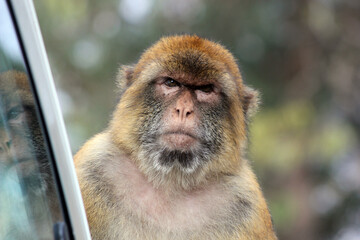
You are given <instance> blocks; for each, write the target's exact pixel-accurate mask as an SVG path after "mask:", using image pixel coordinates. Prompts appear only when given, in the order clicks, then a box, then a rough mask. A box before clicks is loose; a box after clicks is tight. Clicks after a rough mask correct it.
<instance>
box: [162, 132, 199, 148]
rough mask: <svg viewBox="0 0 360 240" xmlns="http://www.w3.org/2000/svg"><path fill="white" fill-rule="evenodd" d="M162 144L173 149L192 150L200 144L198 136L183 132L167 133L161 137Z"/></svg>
mask: <svg viewBox="0 0 360 240" xmlns="http://www.w3.org/2000/svg"><path fill="white" fill-rule="evenodd" d="M161 140H162V142H164V143H165V145H167V146H168V147H170V148H172V149H184V150H185V149H190V148H192V147H193V146H194V144H196V143H197V142H198V139H197V137H196V136H194V135H193V134H191V133H188V132H183V131H170V132H165V133H164V134H162V136H161Z"/></svg>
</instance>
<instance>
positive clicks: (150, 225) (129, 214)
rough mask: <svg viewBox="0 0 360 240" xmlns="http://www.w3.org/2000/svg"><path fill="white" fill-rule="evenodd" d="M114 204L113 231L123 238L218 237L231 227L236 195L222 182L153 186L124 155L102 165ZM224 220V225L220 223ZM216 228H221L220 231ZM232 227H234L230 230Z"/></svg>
mask: <svg viewBox="0 0 360 240" xmlns="http://www.w3.org/2000/svg"><path fill="white" fill-rule="evenodd" d="M106 166H107V167H106V175H107V176H108V178H107V179H108V181H109V183H110V184H111V185H112V186H113V193H114V194H115V196H116V198H117V199H120V202H119V204H118V208H120V209H118V215H117V217H118V219H119V220H120V219H121V220H120V221H119V222H121V224H120V225H118V226H117V227H116V226H114V228H111V229H109V231H116V232H117V235H118V236H123V237H124V239H218V238H217V236H218V235H221V236H222V237H224V234H225V233H224V229H225V230H228V231H229V232H233V231H231V229H230V228H233V226H232V223H228V221H231V218H229V214H232V210H233V205H234V203H236V197H235V196H234V194H232V191H231V190H230V189H228V188H225V187H224V186H223V185H222V184H219V183H217V184H209V185H208V186H206V187H204V188H201V189H197V190H192V191H180V190H174V189H173V190H170V191H163V190H162V189H156V188H154V187H153V185H152V184H151V183H149V182H148V181H147V180H146V178H145V177H144V176H143V175H142V174H141V173H140V172H139V170H138V169H137V168H136V167H135V165H134V164H133V163H132V162H131V161H129V160H128V159H127V158H126V157H124V156H118V157H117V159H112V160H111V164H107V165H106ZM227 223H228V225H229V226H228V227H225V228H224V225H226V224H227ZM218 229H222V231H221V234H220V232H218ZM232 230H234V229H232Z"/></svg>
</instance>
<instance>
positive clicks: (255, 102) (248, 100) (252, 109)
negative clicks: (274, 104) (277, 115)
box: [243, 86, 260, 118]
mask: <svg viewBox="0 0 360 240" xmlns="http://www.w3.org/2000/svg"><path fill="white" fill-rule="evenodd" d="M243 96H244V97H243V110H244V113H245V116H246V117H247V118H251V117H252V116H253V115H255V113H256V112H257V109H258V107H259V104H260V96H259V92H258V91H256V90H254V89H252V88H250V87H247V86H245V87H244V95H243Z"/></svg>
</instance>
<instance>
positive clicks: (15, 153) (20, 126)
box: [0, 78, 46, 177]
mask: <svg viewBox="0 0 360 240" xmlns="http://www.w3.org/2000/svg"><path fill="white" fill-rule="evenodd" d="M25 80H26V79H24V81H20V80H19V79H16V78H12V79H10V78H7V79H1V81H2V83H1V90H0V96H1V97H0V109H1V110H0V115H1V119H0V169H1V171H7V170H10V169H12V168H15V169H16V171H17V172H18V174H20V176H22V177H27V176H29V175H31V174H33V172H34V171H35V170H36V169H37V167H38V164H39V162H38V161H37V160H36V159H37V158H40V157H42V159H43V158H45V160H46V155H45V154H46V153H45V150H44V145H43V144H44V143H43V139H42V136H41V132H40V127H39V126H38V125H37V122H36V112H35V106H34V99H33V97H32V93H31V90H30V87H29V86H28V84H27V82H26V81H25Z"/></svg>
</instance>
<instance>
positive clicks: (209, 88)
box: [197, 84, 214, 93]
mask: <svg viewBox="0 0 360 240" xmlns="http://www.w3.org/2000/svg"><path fill="white" fill-rule="evenodd" d="M197 89H198V90H200V91H202V92H204V93H211V92H212V91H214V85H212V84H209V85H204V86H199V87H197Z"/></svg>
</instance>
